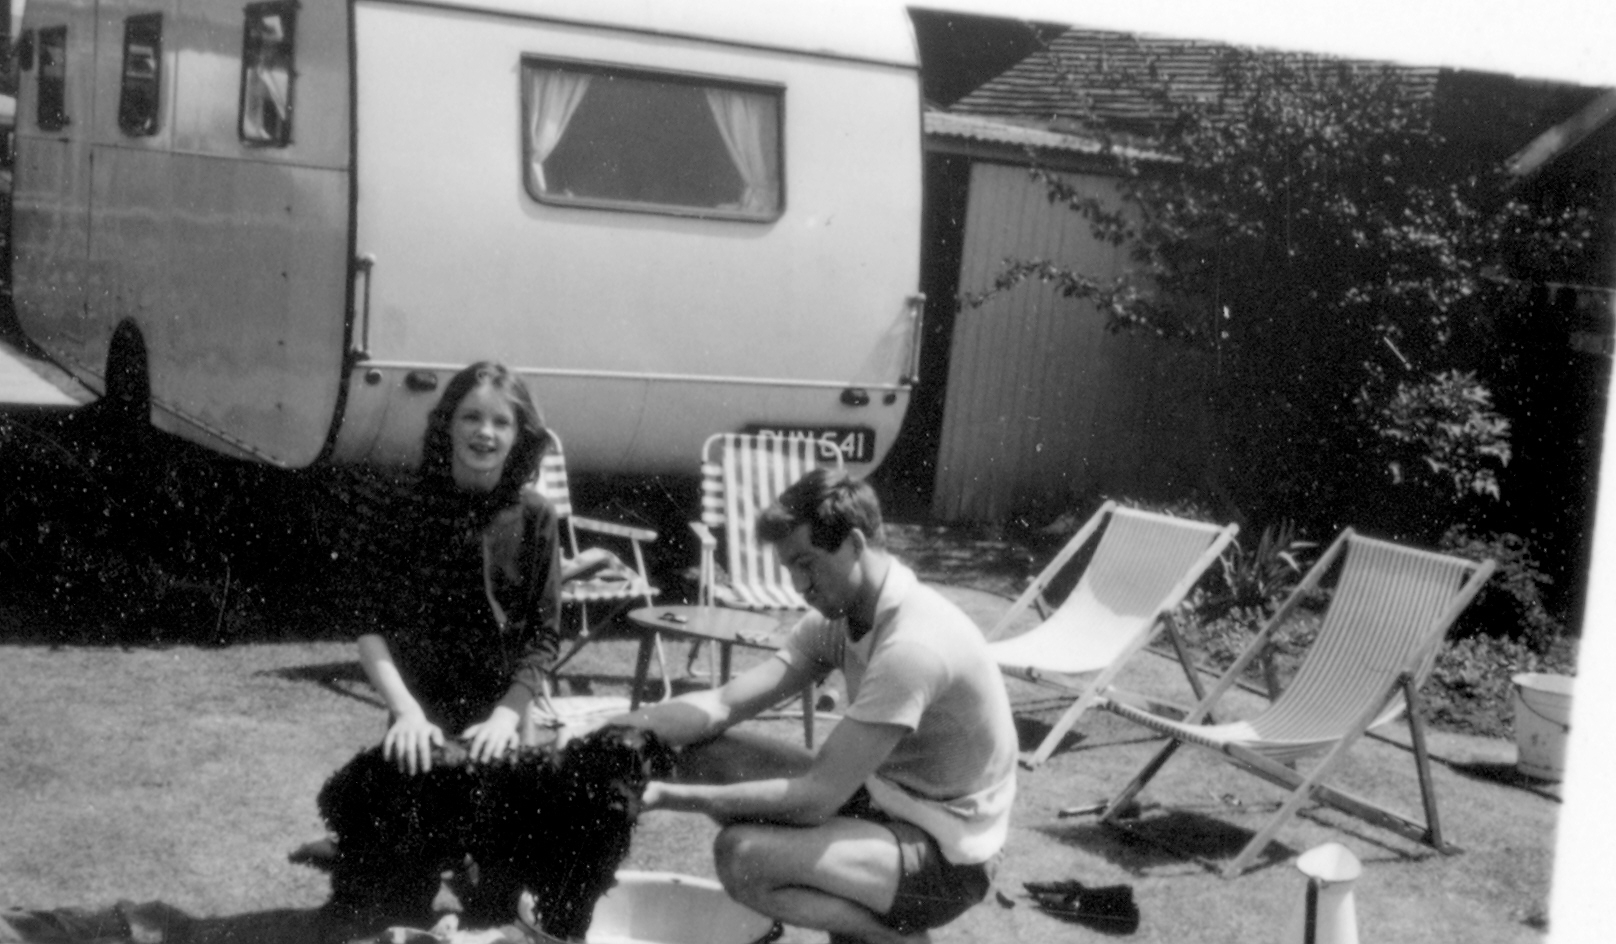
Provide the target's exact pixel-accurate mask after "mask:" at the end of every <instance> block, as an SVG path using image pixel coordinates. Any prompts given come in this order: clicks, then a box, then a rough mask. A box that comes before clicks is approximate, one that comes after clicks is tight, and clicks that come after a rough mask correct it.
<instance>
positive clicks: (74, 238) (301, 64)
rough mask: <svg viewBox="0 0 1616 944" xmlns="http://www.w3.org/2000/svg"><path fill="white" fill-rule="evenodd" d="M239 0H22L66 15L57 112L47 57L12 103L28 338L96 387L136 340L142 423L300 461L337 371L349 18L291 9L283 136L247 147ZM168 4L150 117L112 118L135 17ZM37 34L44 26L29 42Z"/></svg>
mask: <svg viewBox="0 0 1616 944" xmlns="http://www.w3.org/2000/svg"><path fill="white" fill-rule="evenodd" d="M251 8H252V7H251V6H250V5H248V4H243V3H229V2H220V0H166V2H158V3H147V2H141V3H138V4H137V3H133V2H130V0H100V2H99V3H97V4H94V5H87V4H67V3H61V2H56V0H32V2H30V3H29V4H28V7H27V10H26V15H25V23H24V26H25V27H26V28H28V29H31V30H33V31H34V35H35V37H38V36H39V35H40V34H41V32H42V31H44V30H49V29H53V28H65V29H66V31H67V35H68V44H67V59H66V62H65V64H64V65H65V74H66V85H67V102H68V105H67V108H68V115H67V118H68V119H69V120H68V121H67V123H66V124H65V125H63V126H61V127H53V125H54V124H55V123H54V122H50V121H46V122H44V123H42V122H41V120H40V119H41V110H40V100H39V99H40V88H41V83H40V78H41V75H40V73H41V68H42V66H43V65H44V64H43V63H40V64H36V66H35V68H34V69H33V70H32V71H31V72H24V73H23V77H22V82H21V95H20V98H19V102H18V123H17V126H18V152H19V167H18V173H17V181H16V210H15V232H16V246H17V252H16V259H15V266H16V268H15V283H16V304H17V311H18V316H19V319H20V320H21V322H22V324H23V326H24V328H25V330H26V331H27V332H28V333H29V335H30V337H32V338H33V339H34V340H36V341H37V342H38V343H40V344H41V346H43V347H44V348H45V349H46V350H47V351H49V352H50V353H51V355H52V356H53V357H55V358H56V359H57V360H58V361H60V362H61V363H63V364H64V365H65V366H67V367H68V368H69V369H71V370H72V371H73V372H74V373H75V374H76V375H77V376H78V377H79V378H80V379H82V380H83V381H84V382H86V383H87V384H88V385H89V386H91V387H92V388H94V389H97V390H99V389H102V388H103V386H104V384H105V373H106V360H107V347H108V339H109V338H110V336H111V334H112V332H113V330H114V328H115V327H116V326H117V325H118V324H120V323H122V322H126V321H127V322H132V323H133V324H135V325H136V326H137V327H138V328H139V331H140V334H141V336H142V338H143V339H144V342H145V345H146V349H147V357H148V364H149V372H150V379H151V391H152V408H153V409H152V419H153V421H154V422H155V423H156V424H157V425H158V426H160V427H162V428H165V429H167V430H169V431H171V432H174V433H177V434H179V435H182V436H186V437H188V438H191V439H194V440H197V441H199V442H202V443H205V444H207V445H209V446H211V447H213V448H216V449H220V450H223V451H226V452H233V453H236V454H242V455H250V456H253V457H256V458H259V459H264V460H267V461H271V462H275V463H278V464H283V465H292V466H296V465H304V464H307V463H309V462H311V461H313V460H314V459H316V458H317V457H318V456H319V455H320V454H321V452H322V450H323V449H324V447H325V446H326V443H327V440H328V437H329V434H330V430H331V426H332V422H333V419H334V417H335V415H336V410H337V405H338V403H339V394H340V386H341V383H342V379H343V372H342V364H343V353H344V346H345V345H344V339H345V317H346V311H347V309H346V299H347V293H348V268H349V267H348V259H349V240H350V227H349V190H348V187H349V153H350V146H351V138H350V135H349V132H348V102H349V75H350V73H349V69H348V41H347V36H348V13H347V9H346V7H345V6H344V5H342V4H340V3H329V2H327V3H305V4H301V5H299V6H297V13H296V17H297V19H296V24H295V30H293V31H292V33H293V35H292V37H291V38H292V40H293V42H294V46H293V49H294V50H295V69H294V74H295V78H294V82H295V84H294V85H292V86H291V93H292V94H293V95H294V96H295V97H293V98H292V99H291V107H293V108H295V112H294V113H293V120H292V124H291V137H290V140H289V141H287V142H286V143H285V145H284V146H273V145H270V146H266V145H263V144H260V143H251V142H247V141H244V140H243V139H242V137H241V136H240V134H239V133H238V131H239V128H238V123H239V121H240V114H241V100H242V96H241V88H242V81H243V69H242V65H241V59H242V52H243V45H244V29H245V17H246V11H247V10H249V9H251ZM154 14H155V15H157V16H159V17H160V23H159V25H157V26H156V32H155V35H156V36H157V37H158V38H159V41H160V46H161V54H160V58H159V59H158V62H159V63H160V65H159V66H158V67H157V70H156V71H157V75H158V76H159V77H160V89H159V97H158V100H157V107H156V118H155V127H154V128H153V129H150V131H149V133H147V132H145V131H142V132H140V133H131V131H130V129H129V127H128V126H127V122H126V121H120V96H121V95H122V93H123V91H124V87H125V84H126V80H125V72H126V70H128V69H129V68H130V66H129V64H128V62H126V45H127V43H126V36H128V35H129V33H128V29H129V27H128V24H129V22H130V18H131V17H136V16H142V17H150V16H152V15H154ZM36 43H37V38H36Z"/></svg>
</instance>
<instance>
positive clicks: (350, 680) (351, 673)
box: [256, 661, 387, 710]
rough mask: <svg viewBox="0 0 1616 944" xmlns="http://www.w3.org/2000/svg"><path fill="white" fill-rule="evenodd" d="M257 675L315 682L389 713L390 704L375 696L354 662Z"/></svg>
mask: <svg viewBox="0 0 1616 944" xmlns="http://www.w3.org/2000/svg"><path fill="white" fill-rule="evenodd" d="M256 674H258V675H273V676H275V677H277V678H283V679H287V680H288V681H292V682H312V683H314V684H315V685H318V686H320V687H321V688H323V689H325V690H326V691H328V692H332V693H333V694H336V695H341V696H342V697H344V698H352V699H354V700H355V701H360V702H364V703H365V704H367V705H370V706H372V707H375V708H381V709H383V710H386V708H387V705H386V703H384V702H383V701H382V700H381V699H380V698H378V697H377V696H376V692H375V690H374V689H372V688H371V687H370V680H369V679H368V678H366V677H365V670H364V668H363V667H361V666H360V664H359V663H358V662H357V661H355V662H319V663H316V664H314V665H293V666H287V667H286V668H284V669H265V670H263V671H260V672H258V673H256Z"/></svg>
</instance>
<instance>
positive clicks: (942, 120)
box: [925, 108, 1149, 157]
mask: <svg viewBox="0 0 1616 944" xmlns="http://www.w3.org/2000/svg"><path fill="white" fill-rule="evenodd" d="M925 129H926V134H927V135H928V136H931V137H945V138H959V139H963V140H966V141H977V142H981V143H984V144H996V145H1003V146H1006V147H1011V148H1021V149H1027V148H1030V149H1034V150H1039V151H1059V152H1061V153H1065V154H1091V155H1099V154H1102V153H1107V151H1108V147H1107V143H1106V142H1105V141H1103V140H1101V139H1100V138H1098V137H1096V136H1094V135H1091V134H1081V133H1072V132H1066V131H1053V130H1050V129H1049V128H1048V127H1045V126H1044V124H1043V122H1041V121H1039V120H1038V119H1035V118H1015V117H1002V116H996V115H961V114H957V113H954V112H948V111H941V110H939V109H935V108H929V109H927V110H926V115H925ZM1114 152H1121V153H1122V154H1126V155H1127V156H1130V157H1148V156H1149V155H1148V154H1147V153H1145V152H1143V151H1139V150H1136V149H1132V148H1117V149H1115V151H1114ZM1114 152H1113V153H1114Z"/></svg>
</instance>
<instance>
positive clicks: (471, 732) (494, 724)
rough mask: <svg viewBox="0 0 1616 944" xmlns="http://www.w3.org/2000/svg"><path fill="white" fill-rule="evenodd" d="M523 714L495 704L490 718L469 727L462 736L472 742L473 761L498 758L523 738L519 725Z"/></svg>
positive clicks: (477, 762)
mask: <svg viewBox="0 0 1616 944" xmlns="http://www.w3.org/2000/svg"><path fill="white" fill-rule="evenodd" d="M521 720H522V718H521V716H520V715H518V714H517V713H516V712H514V711H512V710H511V709H509V708H507V707H505V706H504V705H498V706H495V708H494V710H493V712H492V713H491V714H489V716H488V720H486V721H482V722H479V723H477V724H474V725H472V726H471V727H469V728H467V729H466V730H465V731H464V732H463V733H462V734H461V735H460V736H461V737H463V738H465V739H466V740H468V741H470V742H471V762H472V763H474V764H482V763H486V762H488V761H491V760H498V759H499V758H501V757H503V756H505V752H506V751H509V750H510V749H511V748H513V747H515V746H516V745H517V743H518V742H519V741H520V740H521V737H520V735H519V734H518V733H517V730H516V728H517V725H518V723H520V722H521Z"/></svg>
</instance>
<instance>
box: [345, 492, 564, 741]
mask: <svg viewBox="0 0 1616 944" xmlns="http://www.w3.org/2000/svg"><path fill="white" fill-rule="evenodd" d="M355 493H356V494H355V501H354V503H353V510H354V515H353V519H354V522H355V528H354V529H353V533H354V538H352V539H351V540H350V547H351V557H352V561H351V563H352V564H353V565H355V567H356V576H357V579H358V583H357V585H356V587H355V589H354V593H355V596H356V597H358V599H356V600H355V601H354V606H353V607H352V612H353V614H354V617H355V620H356V623H357V626H356V627H355V628H356V629H357V631H358V633H359V634H366V633H375V634H377V635H380V636H381V637H382V638H383V639H385V640H386V641H387V647H388V649H389V651H390V652H391V653H392V656H393V662H394V664H395V665H397V666H398V670H399V673H400V674H401V675H402V676H403V678H404V684H405V685H406V686H408V687H409V690H410V693H411V694H412V695H414V696H415V699H416V700H417V701H418V702H420V704H421V707H422V709H423V710H424V711H425V712H426V716H427V718H428V719H429V720H431V721H432V722H433V723H434V724H437V725H438V726H439V727H441V728H443V729H444V733H446V734H449V735H451V736H452V735H456V734H459V733H460V732H461V731H463V730H464V729H465V728H466V727H467V726H468V725H472V724H475V723H477V722H479V721H483V720H485V719H486V718H487V717H488V714H489V712H491V711H492V710H493V708H494V706H495V705H496V704H498V702H499V701H500V699H502V698H503V697H504V696H505V693H506V692H507V691H509V690H510V689H511V687H512V686H513V685H520V686H522V687H524V688H526V689H528V690H529V691H531V692H534V693H537V692H539V691H540V690H541V688H540V686H541V684H542V679H543V677H544V675H545V674H547V673H548V672H549V671H550V669H551V667H552V666H554V664H555V661H556V657H557V654H558V652H559V650H560V632H561V626H560V586H561V555H560V551H559V544H558V537H557V528H556V516H555V511H554V509H553V508H552V507H551V506H550V504H549V503H548V502H546V501H545V500H544V499H543V498H541V497H539V496H538V495H536V494H533V493H531V492H527V491H524V492H523V494H522V498H521V500H520V501H519V502H518V503H517V504H514V505H506V506H504V507H501V506H500V504H499V503H498V501H496V500H491V499H490V497H489V496H487V495H484V494H478V493H472V492H466V491H463V490H461V489H458V488H455V487H453V486H452V485H448V486H436V487H435V486H433V485H432V484H430V483H426V482H422V481H409V482H399V481H397V480H394V481H388V480H382V479H371V480H369V481H366V482H362V483H361V484H360V486H359V487H358V488H356V489H355ZM485 546H486V548H487V551H486V560H487V567H486V574H487V577H486V581H487V582H486V583H485V550H484V549H485ZM490 586H491V588H492V593H493V596H494V599H496V600H497V601H498V602H499V605H500V608H501V609H502V610H503V611H504V613H503V615H504V623H503V625H501V623H500V619H499V617H498V616H497V615H496V613H495V609H494V607H493V606H491V605H490V603H489V589H488V588H489V587H490Z"/></svg>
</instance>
